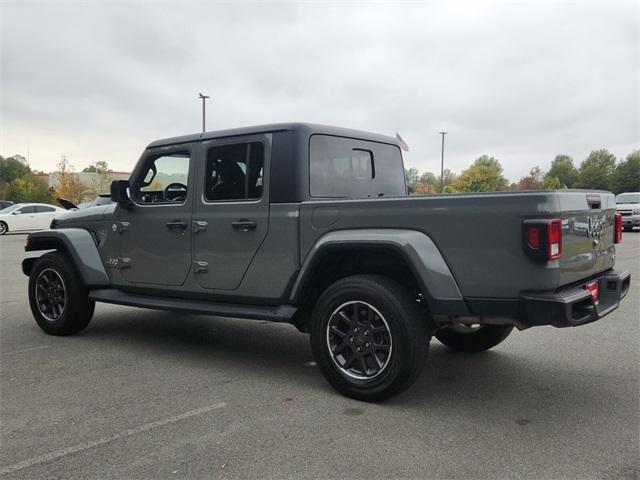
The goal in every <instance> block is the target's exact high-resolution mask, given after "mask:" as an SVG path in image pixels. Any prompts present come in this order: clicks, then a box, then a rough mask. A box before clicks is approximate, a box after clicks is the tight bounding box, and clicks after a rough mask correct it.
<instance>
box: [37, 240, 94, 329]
mask: <svg viewBox="0 0 640 480" xmlns="http://www.w3.org/2000/svg"><path fill="white" fill-rule="evenodd" d="M29 304H30V306H31V313H32V314H33V318H34V319H35V321H36V323H37V324H38V326H39V327H40V328H41V329H42V330H44V331H45V332H46V333H48V334H49V335H73V334H74V333H78V332H79V331H81V330H83V329H84V328H85V327H86V326H87V325H89V322H90V321H91V318H92V317H93V310H94V307H95V302H93V301H91V300H89V291H88V290H87V288H86V287H85V286H84V285H83V284H82V281H81V279H80V278H79V276H78V274H77V272H76V271H75V269H74V268H73V266H72V264H71V261H70V260H69V258H68V257H66V256H65V255H64V254H62V253H60V252H51V253H47V254H46V255H43V256H42V257H40V258H39V259H38V260H36V261H35V263H34V264H33V268H32V269H31V275H30V276H29Z"/></svg>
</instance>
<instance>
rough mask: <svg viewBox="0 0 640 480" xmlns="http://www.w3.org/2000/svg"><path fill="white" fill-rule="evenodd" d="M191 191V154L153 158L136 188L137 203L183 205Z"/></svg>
mask: <svg viewBox="0 0 640 480" xmlns="http://www.w3.org/2000/svg"><path fill="white" fill-rule="evenodd" d="M188 190H189V152H175V153H170V154H166V155H160V156H155V157H151V158H150V159H149V160H148V161H147V166H146V169H145V171H144V172H143V175H142V176H141V181H140V183H139V184H138V185H137V188H134V192H133V195H134V200H135V201H136V202H137V203H142V204H147V203H160V204H163V203H164V204H182V203H184V202H185V201H186V199H187V193H188Z"/></svg>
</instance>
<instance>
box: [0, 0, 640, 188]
mask: <svg viewBox="0 0 640 480" xmlns="http://www.w3.org/2000/svg"><path fill="white" fill-rule="evenodd" d="M1 5H2V6H1V11H0V14H1V19H2V20H1V22H2V24H1V27H2V37H1V41H2V43H1V47H0V48H1V53H2V59H1V67H2V104H1V113H2V119H1V120H2V132H1V138H0V154H2V155H4V156H8V155H12V154H15V153H20V154H23V155H25V156H26V155H27V145H29V151H30V163H31V166H32V167H33V168H36V169H43V170H45V171H49V170H52V169H53V168H54V167H55V164H56V163H57V162H58V161H59V159H60V156H61V155H63V154H64V155H66V156H67V158H68V159H69V161H70V162H71V163H72V164H73V165H75V166H76V168H77V169H81V168H83V167H85V166H86V165H87V164H89V163H92V162H95V161H97V160H105V161H107V162H108V163H109V165H110V166H111V167H112V168H114V169H117V170H125V171H128V170H130V169H131V168H132V167H133V165H134V164H135V162H136V161H137V159H138V157H139V155H140V153H141V151H142V149H143V148H144V146H145V145H146V144H148V143H149V142H150V141H152V140H154V139H157V138H163V137H168V136H175V135H180V134H185V133H193V132H197V131H199V129H200V128H201V124H200V122H201V120H200V114H201V113H200V103H199V100H197V98H196V97H197V93H198V92H199V91H202V92H205V93H207V94H209V95H211V97H212V100H213V101H212V102H211V103H210V104H209V109H208V115H207V129H208V130H216V129H222V128H230V127H237V126H246V125H253V124H261V123H271V122H280V121H308V122H316V123H326V124H332V125H339V126H346V127H353V128H358V129H363V130H371V131H374V132H378V133H384V134H388V135H394V134H395V132H396V131H397V132H400V134H401V135H402V136H403V137H404V139H405V140H406V142H407V143H408V144H409V146H410V148H411V151H410V152H409V153H406V154H405V165H406V166H408V167H411V166H415V167H418V168H419V169H420V170H421V171H424V170H431V171H439V168H440V167H439V163H440V137H439V135H438V132H439V131H441V130H446V131H448V132H449V134H448V135H447V138H446V144H445V162H446V166H447V167H449V168H451V169H452V170H454V171H456V172H459V171H460V170H462V169H463V168H465V167H467V166H468V165H469V164H470V163H471V162H472V161H473V160H474V159H475V158H476V157H478V156H479V155H482V154H485V153H486V154H489V155H493V156H495V157H497V158H498V159H499V160H500V161H501V162H502V164H503V166H504V169H505V174H506V175H507V177H509V178H510V179H511V180H518V178H520V177H521V176H523V175H525V174H526V173H527V172H528V170H529V169H530V168H531V167H532V166H534V165H539V166H540V167H541V168H542V169H543V170H546V169H548V168H549V163H550V162H551V160H552V159H553V157H554V156H555V155H556V154H557V153H566V154H569V155H571V156H573V157H574V159H575V160H576V161H577V162H578V163H579V162H580V161H581V160H582V159H583V158H584V157H585V156H586V155H587V154H588V153H589V151H591V150H592V149H596V148H608V149H609V150H611V151H612V152H613V153H615V154H616V155H617V156H618V157H623V156H625V155H626V154H628V153H629V152H631V151H632V150H633V149H637V148H639V147H640V127H639V118H640V3H639V2H637V1H636V2H626V3H625V2H601V3H580V2H558V3H555V2H554V3H551V2H518V3H504V2H497V3H496V2H491V3H487V2H484V3H481V2H468V3H463V2H438V3H425V4H416V3H398V2H385V3H375V4H366V3H356V2H350V3H349V4H348V5H346V6H345V5H342V4H340V3H338V2H314V3H277V4H264V3H248V2H235V3H180V2H169V3H166V2H163V3H159V2H158V3H156V2H154V3H150V2H130V3H125V2H119V3H107V2H103V4H98V3H92V2H77V3H63V2H49V3H42V2H40V3H31V2H25V1H19V2H13V1H9V2H7V1H2V3H1Z"/></svg>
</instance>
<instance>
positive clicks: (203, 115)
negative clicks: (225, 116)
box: [198, 93, 209, 133]
mask: <svg viewBox="0 0 640 480" xmlns="http://www.w3.org/2000/svg"><path fill="white" fill-rule="evenodd" d="M198 98H199V99H201V100H202V133H204V132H206V128H205V111H206V106H205V103H206V101H207V98H209V96H208V95H203V94H202V93H198Z"/></svg>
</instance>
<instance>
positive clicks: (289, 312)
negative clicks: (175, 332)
mask: <svg viewBox="0 0 640 480" xmlns="http://www.w3.org/2000/svg"><path fill="white" fill-rule="evenodd" d="M89 298H90V299H91V300H94V301H96V302H102V303H113V304H115V305H126V306H130V307H140V308H150V309H153V310H168V311H171V312H184V313H196V314H200V315H214V316H217V317H231V318H249V319H255V320H269V321H271V322H291V320H292V318H293V316H294V315H295V313H296V311H297V310H298V308H297V307H294V306H293V305H280V306H277V307H265V306H260V305H235V304H231V303H211V302H202V301H199V300H188V299H184V298H167V297H154V296H150V295H136V294H133V293H127V292H123V291H122V290H117V289H115V288H105V289H98V290H92V291H91V292H90V293H89Z"/></svg>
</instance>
